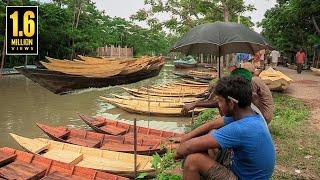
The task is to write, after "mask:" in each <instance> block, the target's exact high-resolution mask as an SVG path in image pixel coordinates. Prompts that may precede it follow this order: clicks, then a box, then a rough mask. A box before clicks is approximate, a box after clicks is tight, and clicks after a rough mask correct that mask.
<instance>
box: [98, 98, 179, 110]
mask: <svg viewBox="0 0 320 180" xmlns="http://www.w3.org/2000/svg"><path fill="white" fill-rule="evenodd" d="M100 98H101V99H102V100H103V101H105V102H107V103H109V104H113V105H115V106H116V105H117V104H126V105H136V106H150V107H163V108H179V107H183V106H184V103H174V102H152V101H147V100H126V99H119V98H106V97H103V96H100Z"/></svg>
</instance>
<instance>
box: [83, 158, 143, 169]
mask: <svg viewBox="0 0 320 180" xmlns="http://www.w3.org/2000/svg"><path fill="white" fill-rule="evenodd" d="M139 164H140V163H139V162H137V167H139ZM77 166H81V167H89V168H93V169H100V170H111V171H119V169H121V170H122V171H133V170H134V165H133V158H132V163H128V162H125V161H119V160H116V159H115V160H111V159H103V158H99V157H90V158H88V159H84V160H83V161H81V162H80V163H79V164H77Z"/></svg>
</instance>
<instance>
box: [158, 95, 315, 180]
mask: <svg viewBox="0 0 320 180" xmlns="http://www.w3.org/2000/svg"><path fill="white" fill-rule="evenodd" d="M273 98H274V103H275V114H274V119H273V120H272V122H271V123H270V125H269V128H270V132H271V134H272V137H273V140H274V142H275V146H276V151H277V163H276V168H275V171H274V174H273V179H318V178H319V176H320V151H319V147H320V135H319V133H318V132H317V131H316V130H315V129H314V128H313V127H312V126H311V125H310V123H309V121H308V118H309V114H310V110H309V108H308V107H307V106H306V105H305V104H304V103H303V102H302V101H301V100H297V99H294V98H291V97H289V96H286V95H283V94H279V93H274V94H273ZM216 114H217V111H216V110H207V111H205V112H203V113H201V114H200V115H199V117H198V118H197V120H196V121H195V122H194V124H193V126H192V127H191V129H193V128H196V127H198V126H199V125H201V124H202V123H205V122H206V121H207V120H210V119H212V117H214V116H215V115H216ZM170 158H172V153H171V152H170V153H168V154H166V155H165V156H164V157H163V158H162V159H161V158H160V157H158V156H157V157H156V158H155V161H154V165H155V166H157V169H158V176H157V179H161V180H165V179H181V177H177V176H172V175H167V174H165V173H164V170H166V169H172V168H174V167H176V164H175V163H173V162H174V161H172V159H170ZM171 164H173V165H171Z"/></svg>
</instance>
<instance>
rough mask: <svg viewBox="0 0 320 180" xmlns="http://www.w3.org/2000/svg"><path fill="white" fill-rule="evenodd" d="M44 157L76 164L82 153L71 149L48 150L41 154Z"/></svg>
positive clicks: (81, 157)
mask: <svg viewBox="0 0 320 180" xmlns="http://www.w3.org/2000/svg"><path fill="white" fill-rule="evenodd" d="M42 156H43V157H45V158H48V159H53V160H56V161H63V162H65V163H68V164H72V165H76V164H78V163H79V162H80V161H82V159H83V156H82V154H79V153H76V152H71V151H63V150H56V149H55V150H50V151H48V152H46V153H45V154H43V155H42Z"/></svg>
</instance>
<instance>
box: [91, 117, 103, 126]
mask: <svg viewBox="0 0 320 180" xmlns="http://www.w3.org/2000/svg"><path fill="white" fill-rule="evenodd" d="M90 122H91V124H92V125H94V126H97V127H101V126H103V125H105V122H104V121H103V120H99V119H95V120H92V121H90Z"/></svg>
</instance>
